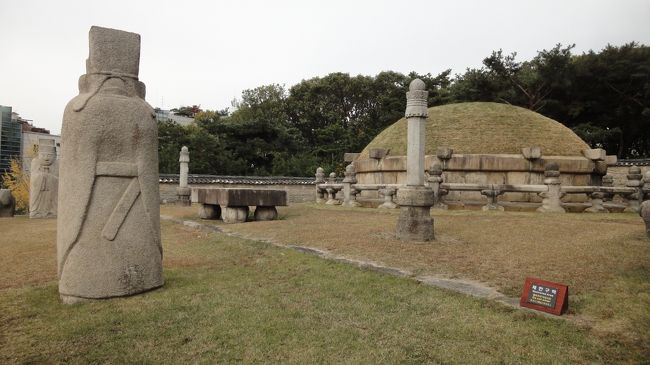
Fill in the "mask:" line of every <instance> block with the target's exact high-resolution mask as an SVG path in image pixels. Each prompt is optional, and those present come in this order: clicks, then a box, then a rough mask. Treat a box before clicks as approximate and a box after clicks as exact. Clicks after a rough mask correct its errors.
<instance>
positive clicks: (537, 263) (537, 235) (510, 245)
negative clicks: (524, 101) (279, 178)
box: [163, 204, 650, 361]
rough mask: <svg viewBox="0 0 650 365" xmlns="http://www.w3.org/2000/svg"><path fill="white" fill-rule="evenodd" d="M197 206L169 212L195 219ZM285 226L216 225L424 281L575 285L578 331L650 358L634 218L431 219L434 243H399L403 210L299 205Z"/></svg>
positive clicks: (640, 236)
mask: <svg viewBox="0 0 650 365" xmlns="http://www.w3.org/2000/svg"><path fill="white" fill-rule="evenodd" d="M195 210H196V207H192V208H176V207H165V208H163V212H165V214H172V215H176V216H182V217H186V218H188V217H193V218H194V219H196V215H195V214H196V213H195ZM279 211H280V217H281V220H278V221H269V222H255V223H254V224H251V223H244V224H232V225H225V224H223V223H222V222H217V221H203V222H204V223H212V224H216V225H219V226H220V227H222V228H223V229H226V230H229V231H232V232H236V233H238V234H240V235H242V236H244V237H248V238H252V239H270V240H274V241H277V242H281V243H285V244H296V245H303V246H309V247H315V248H319V249H325V250H328V251H330V252H332V253H334V254H338V255H343V256H346V257H350V258H354V259H359V260H366V261H374V262H378V263H382V264H384V265H386V266H391V267H399V268H403V269H407V270H409V271H412V272H415V273H417V274H422V275H425V274H429V275H437V276H443V277H448V278H460V279H471V280H476V281H482V282H484V283H487V284H488V285H490V286H492V287H495V288H497V289H499V291H501V292H502V293H504V294H507V295H510V296H514V297H517V296H519V295H520V293H521V290H522V285H523V282H524V279H525V278H526V277H527V276H532V277H540V278H543V279H546V280H551V281H557V282H561V283H565V284H567V285H569V292H570V296H569V303H570V304H569V313H570V315H569V316H568V318H570V319H571V320H572V321H573V322H574V323H578V324H580V325H581V326H585V327H587V328H589V329H590V334H591V335H593V336H595V337H596V338H598V339H599V340H600V341H602V342H604V343H606V344H607V347H608V349H609V350H608V351H609V353H610V356H611V359H612V360H616V361H623V360H630V359H636V360H637V361H638V360H640V359H649V358H650V280H649V279H650V243H649V242H648V241H647V239H646V237H645V230H644V224H643V222H642V221H641V219H639V217H638V215H635V214H538V213H517V212H479V211H446V212H439V211H434V213H433V216H434V219H435V228H436V235H437V241H436V242H434V243H429V244H412V243H405V242H401V241H398V240H396V239H395V237H394V230H395V224H396V220H397V214H398V211H397V210H393V211H387V210H379V209H363V208H343V207H331V206H324V205H312V204H306V205H305V204H299V205H294V206H291V207H286V208H280V210H279Z"/></svg>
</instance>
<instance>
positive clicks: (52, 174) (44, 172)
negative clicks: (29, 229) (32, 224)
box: [29, 139, 59, 218]
mask: <svg viewBox="0 0 650 365" xmlns="http://www.w3.org/2000/svg"><path fill="white" fill-rule="evenodd" d="M58 170H59V165H58V163H57V161H56V146H55V145H54V140H53V139H39V140H38V157H37V158H34V159H32V166H31V177H30V179H29V217H30V218H54V217H56V202H57V195H58V189H59V178H58V175H59V171H58Z"/></svg>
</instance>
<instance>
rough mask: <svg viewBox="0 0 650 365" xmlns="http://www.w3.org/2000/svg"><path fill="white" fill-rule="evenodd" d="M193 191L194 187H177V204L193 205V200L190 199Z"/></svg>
mask: <svg viewBox="0 0 650 365" xmlns="http://www.w3.org/2000/svg"><path fill="white" fill-rule="evenodd" d="M191 193H192V189H190V188H189V187H185V188H182V187H180V186H179V187H178V188H176V196H177V198H178V200H176V205H180V206H184V207H188V206H190V205H192V202H191V201H190V194H191Z"/></svg>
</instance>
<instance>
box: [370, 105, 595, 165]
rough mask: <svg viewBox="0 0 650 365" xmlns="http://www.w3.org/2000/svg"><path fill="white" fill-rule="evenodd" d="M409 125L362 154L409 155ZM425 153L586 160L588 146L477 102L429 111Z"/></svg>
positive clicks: (539, 120) (559, 129)
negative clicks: (530, 150) (531, 151)
mask: <svg viewBox="0 0 650 365" xmlns="http://www.w3.org/2000/svg"><path fill="white" fill-rule="evenodd" d="M406 131H407V128H406V119H405V118H402V119H400V120H398V121H397V122H395V123H394V124H393V125H391V126H389V127H388V128H386V129H384V130H383V131H382V132H381V133H379V134H378V135H377V137H375V138H374V139H373V140H372V141H371V142H370V143H369V144H368V145H367V146H366V148H365V149H364V150H363V151H362V152H361V157H360V158H368V152H369V150H370V148H386V149H389V150H390V155H391V156H404V155H406V140H407V138H406ZM425 146H426V150H425V153H426V154H427V155H435V154H436V150H437V148H438V147H449V148H453V149H454V152H455V153H461V154H463V153H484V154H500V153H514V154H520V153H521V149H522V148H523V147H532V146H539V147H541V148H542V153H543V154H544V155H547V156H582V153H581V151H582V150H583V149H586V148H589V146H588V145H587V144H586V143H585V142H584V141H583V140H582V139H580V137H578V136H577V135H576V134H575V133H573V131H571V129H569V128H567V127H565V126H563V125H562V124H561V123H559V122H557V121H554V120H553V119H550V118H547V117H545V116H543V115H541V114H539V113H535V112H533V111H531V110H528V109H525V108H521V107H518V106H512V105H507V104H499V103H487V102H473V103H458V104H448V105H442V106H437V107H432V108H429V117H428V118H427V127H426V137H425Z"/></svg>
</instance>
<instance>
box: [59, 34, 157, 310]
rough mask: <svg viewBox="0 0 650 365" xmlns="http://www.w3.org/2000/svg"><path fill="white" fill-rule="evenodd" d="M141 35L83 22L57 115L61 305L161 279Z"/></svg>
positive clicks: (152, 127) (152, 135)
mask: <svg viewBox="0 0 650 365" xmlns="http://www.w3.org/2000/svg"><path fill="white" fill-rule="evenodd" d="M139 63H140V36H139V35H138V34H135V33H129V32H124V31H120V30H115V29H107V28H100V27H92V28H91V29H90V53H89V57H88V60H87V61H86V74H85V75H82V76H81V78H80V79H79V95H78V96H76V97H75V98H73V99H72V100H71V101H70V102H69V103H68V105H67V106H66V109H65V112H64V115H63V128H62V143H61V145H62V153H61V160H60V174H59V182H60V184H59V217H58V230H57V231H58V232H57V251H58V274H59V293H60V295H61V298H62V299H63V301H64V302H66V303H73V302H76V301H79V300H83V299H102V298H110V297H118V296H126V295H132V294H136V293H141V292H144V291H147V290H150V289H153V288H157V287H160V286H162V285H163V281H164V280H163V273H162V246H161V241H160V206H159V203H160V202H159V199H160V198H159V191H158V133H157V124H156V121H155V118H154V111H153V109H152V108H151V106H149V104H147V102H146V101H145V100H144V96H145V86H144V84H143V83H142V82H140V81H139V80H138V72H139Z"/></svg>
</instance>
